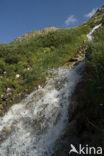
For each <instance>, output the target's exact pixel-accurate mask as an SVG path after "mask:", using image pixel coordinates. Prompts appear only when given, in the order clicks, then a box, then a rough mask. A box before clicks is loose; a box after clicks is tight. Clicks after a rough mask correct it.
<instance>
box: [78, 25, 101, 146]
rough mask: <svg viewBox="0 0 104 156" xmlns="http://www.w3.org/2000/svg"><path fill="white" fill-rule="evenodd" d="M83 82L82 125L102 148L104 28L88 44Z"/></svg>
mask: <svg viewBox="0 0 104 156" xmlns="http://www.w3.org/2000/svg"><path fill="white" fill-rule="evenodd" d="M84 80H85V85H84V88H83V94H82V100H83V101H81V102H80V104H81V105H80V110H83V112H84V117H83V119H84V124H86V126H87V128H88V129H89V130H90V131H91V129H94V131H95V132H96V136H95V137H94V138H93V143H95V144H97V145H102V146H104V27H103V28H102V29H99V30H98V31H96V32H95V33H94V40H93V42H91V43H89V44H88V49H87V56H86V68H85V73H84ZM81 120H82V119H81ZM88 121H90V122H88ZM90 123H93V124H94V125H95V127H96V128H95V127H93V125H91V124H90Z"/></svg>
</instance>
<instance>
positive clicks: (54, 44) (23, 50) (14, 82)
mask: <svg viewBox="0 0 104 156" xmlns="http://www.w3.org/2000/svg"><path fill="white" fill-rule="evenodd" d="M87 31H88V28H87V27H86V26H83V27H78V28H73V29H58V30H57V31H55V32H54V31H53V32H49V33H48V34H46V35H37V36H36V37H34V38H32V39H29V40H28V41H23V42H12V43H10V44H7V45H6V44H3V45H2V44H1V45H0V77H1V81H0V94H4V93H5V92H6V89H7V88H8V87H9V88H12V91H13V94H17V93H19V92H20V91H21V90H24V89H26V88H27V89H29V90H30V89H31V88H32V87H33V86H34V85H35V84H38V83H40V82H41V81H44V80H45V77H46V75H47V71H48V69H52V68H55V67H58V66H60V65H62V64H64V63H65V62H67V61H68V60H69V59H70V58H71V57H73V56H74V55H75V53H76V51H77V48H78V47H79V46H80V45H81V44H82V42H83V40H84V39H85V37H86V36H85V35H86V33H87ZM28 68H29V69H30V70H27V69H28ZM16 74H20V78H18V79H16Z"/></svg>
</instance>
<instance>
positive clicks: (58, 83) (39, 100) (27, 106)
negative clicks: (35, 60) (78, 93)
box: [0, 28, 94, 156]
mask: <svg viewBox="0 0 104 156" xmlns="http://www.w3.org/2000/svg"><path fill="white" fill-rule="evenodd" d="M93 29H94V28H93ZM91 35H92V34H91ZM84 64H85V63H84V60H82V61H81V62H80V63H79V64H78V65H77V66H76V67H75V68H72V69H65V68H63V67H61V68H59V69H57V70H54V71H53V72H54V77H52V78H49V79H47V83H46V85H45V87H44V88H40V89H38V90H36V91H34V92H33V93H31V94H30V95H29V96H28V97H27V98H26V99H25V100H23V101H22V102H21V103H19V104H16V105H14V106H12V107H11V108H10V110H9V111H8V113H6V114H5V116H4V117H2V118H1V119H0V156H51V154H52V153H53V148H54V145H55V142H56V140H57V139H58V138H59V137H60V136H61V135H62V134H63V133H64V130H65V127H66V125H67V123H68V108H69V105H70V101H71V95H72V93H73V91H74V89H75V87H76V85H77V84H78V82H79V81H80V80H81V77H82V71H83V69H84Z"/></svg>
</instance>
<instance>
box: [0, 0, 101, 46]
mask: <svg viewBox="0 0 104 156" xmlns="http://www.w3.org/2000/svg"><path fill="white" fill-rule="evenodd" d="M103 4H104V0H0V43H9V42H11V41H13V40H14V39H15V38H17V37H18V36H20V35H22V34H24V33H27V32H30V31H32V30H37V29H43V28H45V27H50V26H55V27H58V28H61V27H73V26H77V25H79V24H81V23H83V22H84V21H85V20H87V19H88V18H89V17H90V16H91V15H92V14H93V13H94V12H95V11H96V9H97V8H99V7H101V6H102V5H103Z"/></svg>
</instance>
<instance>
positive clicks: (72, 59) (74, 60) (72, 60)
mask: <svg viewBox="0 0 104 156" xmlns="http://www.w3.org/2000/svg"><path fill="white" fill-rule="evenodd" d="M76 61H78V58H76V57H74V58H71V59H70V60H69V62H76Z"/></svg>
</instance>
